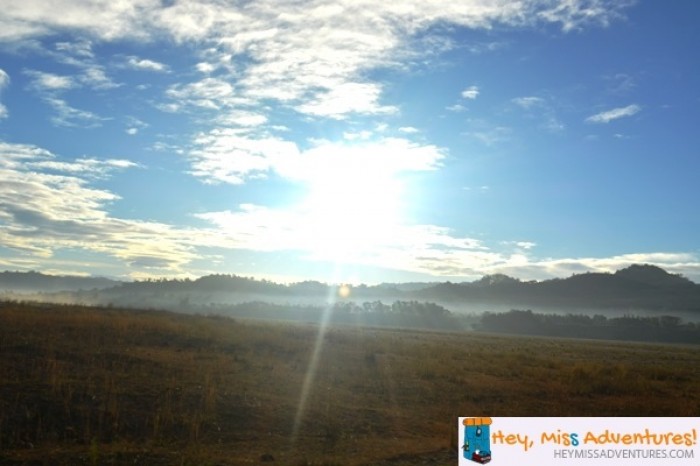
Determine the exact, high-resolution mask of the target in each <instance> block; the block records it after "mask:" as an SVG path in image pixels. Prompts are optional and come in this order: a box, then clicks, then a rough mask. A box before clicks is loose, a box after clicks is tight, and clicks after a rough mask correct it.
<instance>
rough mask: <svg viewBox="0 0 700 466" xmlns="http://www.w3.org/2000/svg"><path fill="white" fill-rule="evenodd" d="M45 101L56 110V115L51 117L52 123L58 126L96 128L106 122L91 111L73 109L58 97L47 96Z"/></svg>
mask: <svg viewBox="0 0 700 466" xmlns="http://www.w3.org/2000/svg"><path fill="white" fill-rule="evenodd" d="M44 100H45V101H46V103H48V104H49V105H50V106H51V107H53V109H54V110H55V112H56V114H55V115H54V116H53V117H51V121H52V122H53V123H54V124H55V125H58V126H81V127H87V128H94V127H96V126H100V125H101V124H102V122H103V121H105V120H106V118H103V117H101V116H99V115H97V114H95V113H92V112H90V111H87V110H81V109H78V108H75V107H71V106H70V105H68V103H67V102H66V101H65V100H64V99H60V98H58V97H51V96H46V97H44Z"/></svg>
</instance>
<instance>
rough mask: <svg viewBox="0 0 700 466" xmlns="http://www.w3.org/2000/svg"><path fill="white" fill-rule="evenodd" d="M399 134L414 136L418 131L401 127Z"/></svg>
mask: <svg viewBox="0 0 700 466" xmlns="http://www.w3.org/2000/svg"><path fill="white" fill-rule="evenodd" d="M399 132H401V133H404V134H415V133H419V132H420V130H419V129H418V128H414V127H413V126H401V127H400V128H399Z"/></svg>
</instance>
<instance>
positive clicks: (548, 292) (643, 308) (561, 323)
mask: <svg viewBox="0 0 700 466" xmlns="http://www.w3.org/2000/svg"><path fill="white" fill-rule="evenodd" d="M61 287H63V288H65V289H64V290H62V291H60V288H61ZM0 289H3V290H4V297H5V299H15V300H36V301H41V302H49V303H64V304H81V305H98V306H110V307H122V308H134V309H144V308H146V309H165V310H171V311H176V312H183V313H192V314H206V315H209V314H218V315H223V316H229V317H238V318H249V319H265V320H278V321H297V322H311V323H319V322H322V321H325V322H328V323H335V324H350V325H359V326H386V327H395V328H404V327H408V328H422V329H437V330H450V331H489V332H505V333H522V334H533V335H543V336H560V337H566V336H579V337H582V338H599V339H622V340H637V341H667V342H672V341H675V342H685V343H688V342H690V343H692V342H700V329H699V327H700V325H699V323H700V285H698V284H696V283H693V282H691V281H690V280H688V279H686V278H684V277H682V276H679V275H674V274H669V273H668V272H666V271H664V270H663V269H660V268H658V267H655V266H650V265H633V266H630V267H628V268H625V269H621V270H619V271H617V272H615V273H613V274H600V273H596V274H593V273H589V274H581V275H573V276H571V277H569V278H567V279H557V280H545V281H541V282H534V281H530V282H522V281H520V280H517V279H514V278H511V277H508V276H505V275H493V276H485V277H483V278H482V279H480V280H477V281H474V282H464V283H451V282H442V283H412V284H410V285H402V284H380V285H374V286H367V285H354V286H353V285H348V284H325V283H321V282H312V281H307V282H300V283H292V284H279V283H275V282H272V281H267V280H255V279H251V278H245V277H238V276H234V275H212V276H206V277H201V278H199V279H196V280H147V281H137V282H114V281H108V280H103V279H92V278H83V279H81V278H77V277H52V276H45V275H42V274H36V273H29V274H21V273H9V272H5V273H4V274H2V275H1V276H0Z"/></svg>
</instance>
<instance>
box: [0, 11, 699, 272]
mask: <svg viewBox="0 0 700 466" xmlns="http://www.w3.org/2000/svg"><path fill="white" fill-rule="evenodd" d="M698 19H700V3H698V2H694V1H676V2H655V1H651V0H639V1H636V2H635V1H631V0H522V1H518V2H514V1H508V0H463V1H454V0H449V1H447V0H431V1H426V0H414V1H412V0H405V1H395V2H376V1H366V0H340V1H332V2H331V1H325V0H310V1H298V0H287V1H280V0H257V1H225V0H188V1H183V0H121V1H118V2H100V1H97V0H55V1H52V2H46V1H43V0H23V1H21V2H18V1H15V0H0V269H2V270H19V271H27V270H35V271H40V272H44V273H51V274H71V275H93V276H106V277H112V278H119V279H126V280H132V279H147V278H184V277H190V278H192V277H198V276H203V275H207V274H212V273H223V274H236V275H242V276H251V277H256V278H265V279H271V280H275V281H280V282H294V281H301V280H319V281H324V282H332V283H340V282H349V283H357V282H363V283H378V282H410V281H447V280H450V281H471V280H475V279H478V278H480V277H481V276H483V275H487V274H495V273H505V274H507V275H510V276H513V277H517V278H520V279H522V280H543V279H549V278H555V277H567V276H570V275H571V274H574V273H584V272H587V271H594V272H612V271H615V270H617V269H620V268H623V267H626V266H628V265H630V264H633V263H648V264H655V265H658V266H661V267H663V268H665V269H666V270H668V271H670V272H672V273H678V274H683V275H684V276H686V277H688V278H690V279H692V280H694V281H696V282H700V242H699V239H700V236H698V232H700V212H699V208H698V201H699V200H700V182H698V177H699V176H700V159H699V156H700V154H699V153H698V150H699V149H698V148H700V135H699V134H700V131H698V129H699V128H700V86H699V84H700V54H698V53H697V49H698V46H700V28H698V27H697V21H698Z"/></svg>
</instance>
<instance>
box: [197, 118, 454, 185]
mask: <svg viewBox="0 0 700 466" xmlns="http://www.w3.org/2000/svg"><path fill="white" fill-rule="evenodd" d="M352 142H353V143H352V144H347V145H346V144H345V143H344V142H331V141H325V140H321V141H316V142H315V143H314V144H313V145H312V147H310V148H308V149H306V150H300V149H299V148H298V146H297V145H296V144H295V143H293V142H291V141H285V140H283V139H279V138H276V137H251V136H248V135H246V134H245V133H242V132H241V131H240V130H236V129H231V128H226V129H224V128H220V129H216V130H212V131H210V132H209V133H201V134H200V135H198V136H197V138H195V140H194V144H195V146H196V148H195V149H194V150H192V151H191V152H190V153H189V157H190V159H191V161H192V167H193V170H192V174H194V175H195V176H198V177H201V178H203V179H204V180H208V181H211V182H224V183H232V184H241V183H243V182H245V180H246V179H248V178H251V177H259V176H261V175H262V176H265V175H266V174H267V173H269V172H274V173H276V174H277V175H280V176H282V177H285V178H288V179H291V180H297V181H303V180H308V179H309V178H310V177H312V176H313V173H315V172H316V171H317V170H318V169H319V168H320V167H329V166H330V165H333V166H336V167H337V169H338V170H343V169H345V170H348V171H353V172H354V170H355V169H354V168H353V167H362V169H363V170H365V171H370V172H371V171H373V170H383V171H387V170H388V171H391V172H406V171H428V170H434V169H436V168H438V167H439V166H440V163H441V160H442V159H443V158H444V150H443V149H440V148H438V147H436V146H433V145H420V144H416V143H414V142H411V141H409V140H407V139H402V138H382V139H380V140H377V141H368V140H366V139H362V138H355V139H354V140H353V141H352Z"/></svg>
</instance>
